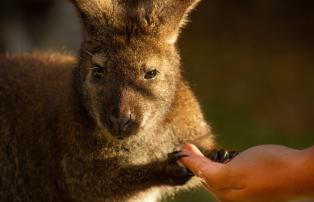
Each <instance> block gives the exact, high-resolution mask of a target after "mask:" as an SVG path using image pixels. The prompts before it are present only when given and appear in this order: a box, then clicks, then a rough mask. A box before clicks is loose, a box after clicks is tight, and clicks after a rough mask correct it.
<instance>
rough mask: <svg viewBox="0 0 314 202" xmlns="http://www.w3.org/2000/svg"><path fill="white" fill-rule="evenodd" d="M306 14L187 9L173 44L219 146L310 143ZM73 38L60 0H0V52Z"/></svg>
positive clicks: (68, 47)
mask: <svg viewBox="0 0 314 202" xmlns="http://www.w3.org/2000/svg"><path fill="white" fill-rule="evenodd" d="M313 11H314V2H313V1H310V0H308V1H306V0H299V1H295V0H232V1H231V0H203V2H202V3H201V4H200V5H199V7H198V9H197V10H196V11H194V12H193V14H192V16H191V20H192V21H193V23H190V24H189V26H188V27H187V28H186V29H185V31H184V32H183V34H182V36H181V39H180V42H179V47H180V49H181V55H182V59H183V63H184V66H185V72H184V74H185V76H186V77H187V78H188V79H189V80H190V83H191V85H192V87H193V89H194V90H195V92H196V95H197V96H198V98H199V100H200V102H201V104H202V106H203V109H204V112H205V113H206V117H207V119H208V120H209V122H210V123H211V125H212V127H213V128H214V131H215V133H216V134H217V140H218V143H219V144H220V145H222V146H223V147H226V148H231V149H245V148H247V147H250V146H253V145H257V144H268V143H272V144H283V145H287V146H290V147H294V148H300V149H301V148H305V147H308V146H311V145H313V142H314V135H313V132H314V68H313V65H314V57H313V56H314V29H313V27H314V14H313ZM80 40H81V32H80V26H79V23H78V18H77V17H76V14H75V11H74V9H73V7H72V6H71V4H69V2H68V1H66V0H1V3H0V52H17V51H18V52H23V51H34V50H36V51H38V50H49V51H62V52H66V53H73V54H76V53H77V50H78V48H79V44H80ZM210 198H211V197H210V196H209V194H208V193H206V192H205V191H202V190H197V191H195V192H192V193H188V194H183V195H182V194H181V195H179V196H178V197H176V199H175V200H176V201H180V202H185V201H192V200H193V201H199V202H202V201H204V202H205V201H206V202H209V201H211V199H210ZM212 201H214V200H212Z"/></svg>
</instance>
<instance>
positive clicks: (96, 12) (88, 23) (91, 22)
mask: <svg viewBox="0 0 314 202" xmlns="http://www.w3.org/2000/svg"><path fill="white" fill-rule="evenodd" d="M71 1H72V2H73V4H74V6H75V7H76V8H77V10H78V12H79V14H80V17H81V21H82V23H83V25H84V31H86V32H87V33H89V34H91V33H93V32H94V31H96V32H97V30H96V29H98V28H99V27H105V26H107V25H108V24H109V23H110V22H111V21H113V20H114V19H115V18H116V16H117V15H118V14H119V13H121V11H120V10H119V9H118V8H119V7H118V3H117V2H118V1H116V0H71Z"/></svg>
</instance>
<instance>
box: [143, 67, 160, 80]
mask: <svg viewBox="0 0 314 202" xmlns="http://www.w3.org/2000/svg"><path fill="white" fill-rule="evenodd" d="M158 73H159V71H158V70H156V69H153V70H149V71H147V72H146V73H145V75H144V78H145V79H147V80H148V79H154V78H155V77H156V76H157V74H158Z"/></svg>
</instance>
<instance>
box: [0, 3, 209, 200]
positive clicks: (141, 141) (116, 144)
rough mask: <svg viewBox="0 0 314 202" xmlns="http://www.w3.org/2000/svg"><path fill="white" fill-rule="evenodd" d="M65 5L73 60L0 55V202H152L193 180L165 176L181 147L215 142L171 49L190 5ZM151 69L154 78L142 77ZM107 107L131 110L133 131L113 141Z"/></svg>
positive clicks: (120, 111) (48, 55)
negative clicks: (78, 40)
mask: <svg viewBox="0 0 314 202" xmlns="http://www.w3.org/2000/svg"><path fill="white" fill-rule="evenodd" d="M73 2H74V5H75V6H76V7H77V10H78V12H79V14H80V16H81V19H82V27H83V31H84V41H83V42H82V46H81V51H80V54H79V57H78V58H75V57H73V56H68V55H64V54H59V53H32V54H7V55H2V56H0V100H1V102H0V159H1V161H0V197H1V198H0V199H1V201H25V202H28V201H32V202H33V201H67V202H70V201H86V202H88V201H93V202H94V201H95V202H98V201H108V202H109V201H110V202H115V201H150V202H151V201H156V200H157V199H159V198H160V196H161V195H162V194H166V193H168V194H169V193H173V192H174V191H175V190H177V189H181V188H188V187H191V186H192V185H195V184H198V183H197V182H196V181H197V180H196V179H192V180H190V181H189V182H188V183H187V184H186V185H185V186H181V185H180V186H179V184H180V183H179V182H176V181H175V180H174V178H173V177H172V176H169V174H167V173H166V172H165V170H164V168H165V166H166V164H167V163H166V160H167V154H168V153H170V152H172V151H174V150H178V149H180V148H181V147H182V145H183V144H185V143H196V144H197V146H199V147H200V148H201V149H202V150H207V149H211V148H212V147H213V144H214V140H213V135H212V133H211V131H210V127H209V126H208V124H207V123H206V122H205V121H204V118H203V115H202V112H201V110H200V107H199V104H198V102H197V100H196V99H195V96H194V95H193V93H192V92H191V90H190V88H189V86H188V84H187V83H186V81H185V80H184V78H183V77H182V75H181V71H180V69H181V65H180V57H179V55H178V53H177V50H176V46H175V42H176V39H177V37H178V34H179V31H180V28H181V27H182V25H184V23H185V18H186V15H187V14H188V12H189V11H190V10H191V9H192V8H193V7H194V6H195V5H196V3H197V2H198V0H164V1H162V0H137V1H135V0H119V1H113V0H112V1H111V0H75V1H73ZM95 65H96V66H97V65H98V66H102V67H103V68H104V71H103V77H102V78H98V79H95V77H93V68H94V67H95ZM150 68H156V69H157V70H158V72H159V74H158V75H157V76H156V78H154V79H151V80H145V79H144V74H145V71H147V70H148V69H150ZM112 109H114V110H112ZM112 111H114V113H116V116H119V115H120V114H124V113H125V112H126V111H130V112H131V113H132V116H131V118H132V121H133V122H134V123H135V125H136V126H137V127H135V128H134V130H132V132H131V133H130V134H128V135H126V136H121V137H117V136H116V135H115V134H113V133H112V132H111V131H110V130H109V122H108V116H109V115H110V114H112V113H113V112H112ZM193 181H194V182H193ZM176 185H178V186H176Z"/></svg>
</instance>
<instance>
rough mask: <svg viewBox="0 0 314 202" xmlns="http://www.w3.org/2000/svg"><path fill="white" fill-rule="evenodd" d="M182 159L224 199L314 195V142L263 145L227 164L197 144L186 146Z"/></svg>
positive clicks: (260, 201)
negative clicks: (300, 145)
mask: <svg viewBox="0 0 314 202" xmlns="http://www.w3.org/2000/svg"><path fill="white" fill-rule="evenodd" d="M182 154H184V155H187V157H184V158H182V159H181V162H182V163H183V164H184V165H185V166H186V167H187V168H189V169H190V170H191V171H192V172H193V173H194V174H195V175H196V176H198V177H200V178H201V179H202V180H203V185H204V186H205V187H206V188H207V190H208V191H210V192H212V193H213V194H214V195H215V196H216V198H217V199H218V200H220V201H222V202H252V201H254V202H265V201H268V202H283V201H289V200H295V199H303V198H314V146H312V147H310V148H307V149H304V150H296V149H291V148H288V147H284V146H280V145H260V146H255V147H252V148H249V149H247V150H245V151H243V152H241V153H240V154H239V155H238V156H236V157H235V158H234V159H233V160H231V161H230V162H228V163H227V164H220V163H215V162H213V161H211V160H209V159H207V158H206V157H204V156H203V154H202V153H201V152H200V151H199V150H198V149H197V148H196V147H195V146H194V145H191V144H187V145H185V146H184V148H183V150H182Z"/></svg>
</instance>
